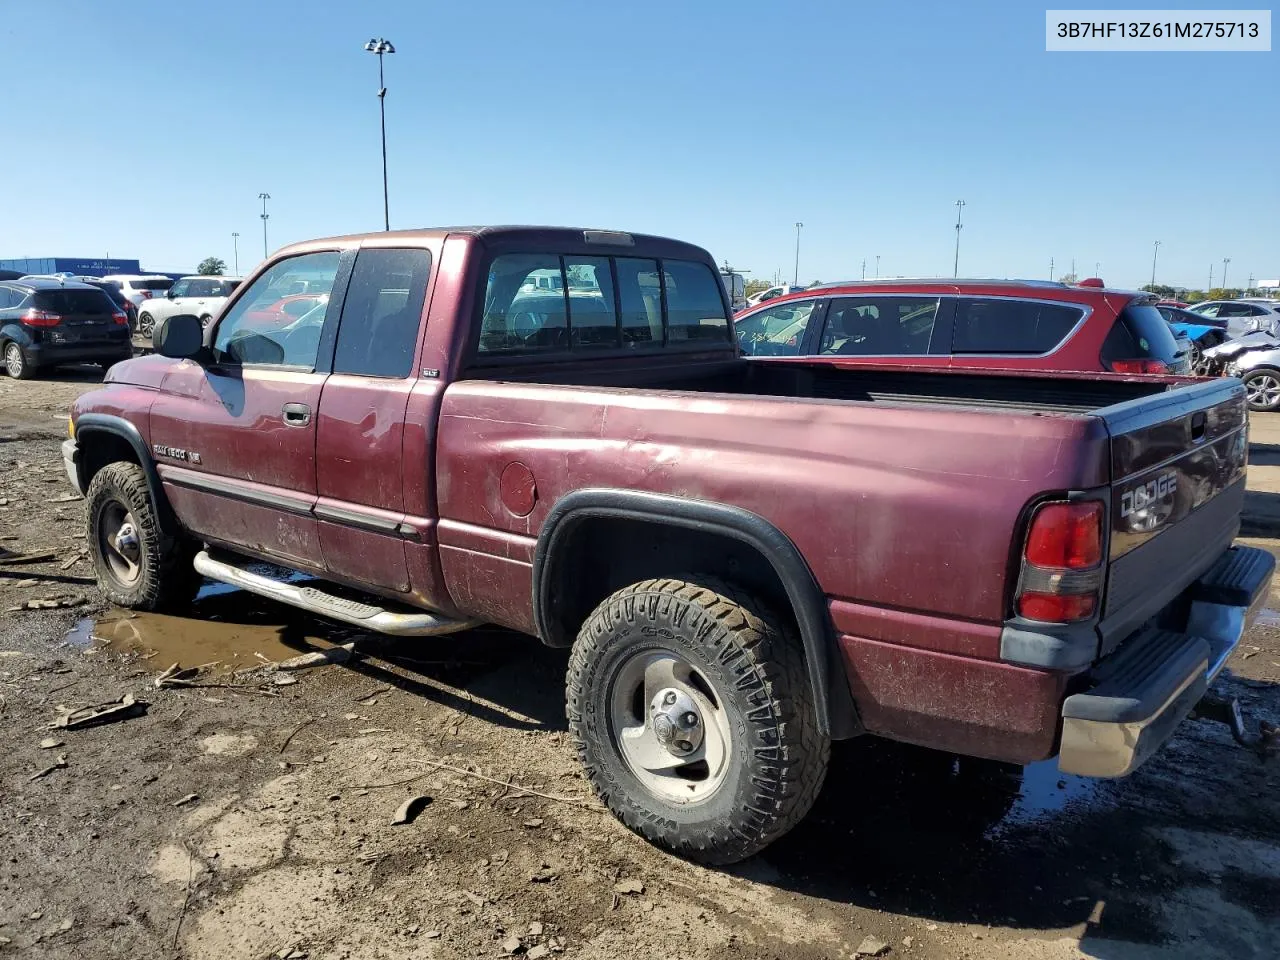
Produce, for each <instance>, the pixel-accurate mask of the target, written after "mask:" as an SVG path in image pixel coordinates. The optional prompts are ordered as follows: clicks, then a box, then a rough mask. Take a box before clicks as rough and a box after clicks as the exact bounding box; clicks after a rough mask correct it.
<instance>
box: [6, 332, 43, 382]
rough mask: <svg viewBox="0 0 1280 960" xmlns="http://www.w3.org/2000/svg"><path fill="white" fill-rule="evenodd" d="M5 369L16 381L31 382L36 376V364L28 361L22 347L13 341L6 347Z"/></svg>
mask: <svg viewBox="0 0 1280 960" xmlns="http://www.w3.org/2000/svg"><path fill="white" fill-rule="evenodd" d="M4 369H5V372H6V373H8V374H9V376H11V377H13V379H15V380H30V379H31V378H32V377H34V376H35V375H36V367H35V364H33V363H29V362H28V361H27V355H26V353H25V352H24V351H23V349H22V345H21V344H18V343H13V342H12V341H10V342H9V343H7V344H5V347H4Z"/></svg>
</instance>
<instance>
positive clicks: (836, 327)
mask: <svg viewBox="0 0 1280 960" xmlns="http://www.w3.org/2000/svg"><path fill="white" fill-rule="evenodd" d="M1154 302H1155V301H1154V298H1153V297H1152V296H1151V295H1150V294H1146V293H1135V292H1133V291H1123V290H1109V289H1106V288H1105V287H1093V286H1079V285H1072V284H1061V283H1045V282H1040V281H1031V280H876V281H871V280H868V281H854V282H851V283H839V284H823V285H822V286H818V287H813V288H810V289H809V290H806V291H803V292H802V293H799V294H791V295H788V296H784V297H780V298H778V299H776V300H774V301H772V302H770V303H767V304H761V305H759V306H757V307H755V308H752V309H748V310H746V311H744V312H743V313H740V314H738V316H737V317H736V318H735V319H734V326H735V328H736V330H737V334H738V341H739V343H741V344H742V349H743V352H744V353H746V354H749V355H751V356H809V355H816V356H829V357H840V358H841V359H842V361H845V362H848V363H876V364H881V363H892V364H902V365H908V366H910V365H919V364H926V365H929V366H933V367H939V366H941V367H971V368H983V369H993V370H994V369H1002V370H1003V369H1010V370H1074V371H1081V372H1102V371H1112V372H1115V373H1174V374H1188V373H1190V372H1191V354H1190V347H1189V345H1188V346H1184V347H1182V348H1180V347H1179V345H1178V342H1177V340H1176V339H1175V338H1174V335H1173V333H1172V332H1171V331H1170V329H1169V325H1168V324H1167V323H1166V322H1165V321H1164V319H1163V317H1161V315H1160V314H1159V313H1158V312H1157V310H1156V308H1155V306H1154Z"/></svg>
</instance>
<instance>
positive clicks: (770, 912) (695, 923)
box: [0, 371, 1280, 960]
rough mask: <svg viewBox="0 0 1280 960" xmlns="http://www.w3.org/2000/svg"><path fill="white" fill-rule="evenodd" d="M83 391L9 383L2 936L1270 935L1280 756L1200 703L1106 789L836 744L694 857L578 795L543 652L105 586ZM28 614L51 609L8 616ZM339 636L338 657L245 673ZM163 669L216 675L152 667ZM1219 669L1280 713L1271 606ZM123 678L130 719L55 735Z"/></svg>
mask: <svg viewBox="0 0 1280 960" xmlns="http://www.w3.org/2000/svg"><path fill="white" fill-rule="evenodd" d="M95 381H96V378H95V377H93V376H91V375H89V374H88V373H87V372H85V373H77V372H75V371H71V372H64V373H61V374H59V375H58V376H56V377H55V378H54V379H51V380H48V381H34V382H24V383H17V382H14V381H12V380H9V379H7V378H0V536H2V537H4V538H5V539H3V540H0V547H3V548H4V552H3V553H2V554H0V556H3V557H4V558H6V560H12V559H13V558H15V557H16V558H18V559H22V558H24V557H32V558H33V562H29V563H18V564H12V563H8V562H6V563H5V564H4V565H0V608H3V609H4V610H6V611H8V612H6V613H5V614H4V619H3V622H2V625H0V720H3V726H2V729H3V734H2V735H0V736H3V741H2V746H0V850H3V851H5V857H4V863H3V870H2V871H0V956H3V955H5V953H6V952H9V953H12V954H14V955H23V956H48V957H67V958H72V957H74V958H88V960H95V958H107V957H122V956H128V957H173V956H181V957H191V958H227V957H234V958H239V957H255V958H256V957H266V956H277V955H284V956H288V955H293V956H295V957H300V956H301V955H303V954H305V955H307V956H309V957H311V958H339V957H351V958H357V957H358V958H365V957H423V958H427V957H440V958H454V957H476V956H481V957H483V956H503V955H506V954H508V953H512V952H519V953H521V954H522V955H525V956H533V957H537V956H556V955H564V956H566V957H584V958H597V957H598V958H606V957H608V958H631V957H635V958H641V957H643V958H645V960H661V958H665V957H673V958H675V957H679V958H704V957H706V958H709V957H742V958H766V957H788V958H791V957H796V958H809V957H812V958H825V957H841V956H846V957H847V956H853V955H855V952H856V951H857V950H858V948H859V947H860V946H864V945H865V947H866V950H867V951H869V952H872V951H876V950H878V949H879V948H880V946H881V945H883V946H884V947H886V948H887V951H888V952H887V953H886V954H882V955H888V956H894V957H902V956H909V957H921V958H929V960H933V958H943V957H961V956H967V957H972V958H978V960H981V958H989V957H1006V956H1009V957H1032V958H1060V957H1062V958H1065V957H1076V956H1089V957H1104V958H1119V960H1125V958H1161V957H1184V956H1188V955H1194V956H1196V957H1203V958H1212V957H1224V958H1225V957H1233V958H1243V957H1272V956H1275V955H1276V954H1277V952H1278V951H1280V946H1278V944H1280V759H1274V758H1273V759H1272V760H1271V761H1269V762H1263V761H1261V760H1259V759H1258V758H1257V757H1256V756H1255V755H1253V754H1251V753H1249V752H1247V751H1245V750H1244V749H1242V748H1240V747H1238V746H1236V745H1235V744H1234V742H1233V741H1232V740H1231V738H1230V736H1229V734H1228V733H1227V731H1226V729H1225V728H1224V727H1222V726H1220V725H1216V724H1211V723H1208V722H1205V721H1188V722H1187V723H1185V724H1184V725H1183V726H1182V727H1181V728H1180V731H1179V733H1178V736H1177V737H1176V738H1175V740H1174V741H1173V742H1172V743H1171V744H1169V745H1168V747H1166V749H1165V750H1164V751H1162V752H1161V753H1160V754H1159V755H1158V756H1157V757H1156V758H1155V759H1154V760H1153V761H1151V762H1149V763H1148V764H1147V765H1146V766H1145V767H1144V768H1143V769H1142V770H1141V771H1139V773H1138V774H1137V775H1135V776H1134V777H1132V778H1130V779H1128V780H1125V781H1119V782H1102V783H1097V782H1089V781H1085V780H1082V779H1079V778H1075V777H1067V776H1062V775H1059V774H1058V772H1057V770H1056V768H1055V767H1054V765H1053V764H1052V763H1048V764H1040V765H1036V766H1034V767H1032V768H1029V769H1028V770H1026V771H1011V770H1008V769H1006V768H999V767H993V766H991V765H986V764H981V763H969V762H962V763H960V764H959V765H958V766H956V767H954V768H952V767H948V766H947V765H945V764H942V763H939V762H937V758H936V757H934V756H932V755H929V754H925V753H924V752H922V751H914V750H910V749H907V748H904V747H899V746H896V745H892V744H883V743H872V742H853V743H848V744H838V745H837V749H836V750H835V751H834V755H833V765H832V770H831V774H830V776H829V778H828V782H827V787H826V789H825V791H824V793H823V795H822V797H821V798H820V800H819V802H818V805H817V806H816V808H815V809H814V811H813V813H812V814H811V815H810V817H809V818H808V820H807V821H806V822H805V823H804V824H803V825H802V826H801V827H800V828H799V829H797V830H796V831H794V832H793V833H792V834H790V835H788V836H787V837H785V838H784V839H782V840H781V841H780V842H778V843H777V844H775V845H774V846H773V847H771V848H770V849H769V850H768V851H767V852H766V853H765V854H763V855H761V856H758V857H756V858H753V859H752V860H749V861H747V862H746V863H744V864H742V865H740V866H738V867H735V868H732V869H729V870H723V871H716V870H708V869H705V868H702V867H697V866H693V865H690V864H687V863H683V862H681V861H679V860H677V859H674V858H672V857H670V856H667V855H665V854H663V853H661V852H659V851H658V850H656V849H654V848H652V847H650V846H649V845H647V844H645V843H644V842H642V841H641V840H639V839H637V838H635V837H633V836H632V835H630V834H629V833H628V832H627V831H626V830H625V829H623V828H622V827H621V826H620V825H619V824H618V823H617V822H615V820H614V819H613V818H612V817H611V816H609V815H608V814H607V812H606V811H605V810H604V809H603V807H601V806H600V805H599V804H597V803H596V802H595V800H594V799H593V798H592V797H591V794H590V791H589V789H588V787H587V784H586V783H585V781H584V780H583V779H582V778H581V776H580V774H579V766H578V762H577V758H576V757H575V756H574V754H573V750H572V748H571V745H570V742H569V738H568V736H567V735H566V733H565V721H564V707H563V697H562V690H563V675H564V669H565V663H566V660H567V654H566V653H565V652H563V651H552V650H547V649H544V648H542V647H541V646H539V645H538V644H537V643H536V642H534V641H531V640H527V639H524V638H521V637H518V636H515V635H513V634H509V633H506V632H504V631H498V630H477V631H472V632H470V633H467V634H461V635H458V636H455V637H445V638H441V639H438V640H421V641H391V640H387V639H382V638H369V637H367V636H360V635H357V634H355V633H354V632H352V631H350V630H348V629H346V628H341V627H337V626H335V625H332V624H328V623H326V622H323V621H319V620H316V619H314V618H310V617H308V616H306V615H303V614H301V613H299V612H295V611H292V610H288V609H286V608H284V607H279V606H274V605H271V604H269V603H266V602H265V601H262V602H260V601H257V600H253V599H250V598H247V597H245V596H243V595H242V594H238V593H235V592H231V591H228V590H226V589H218V588H211V589H207V590H206V592H205V593H204V594H203V595H202V598H201V599H200V600H199V601H198V602H197V605H196V610H195V613H194V615H193V617H192V618H190V619H187V618H178V617H158V616H142V615H134V614H130V613H126V612H123V611H111V610H108V609H106V608H104V607H103V606H102V605H101V603H100V601H99V599H98V596H97V592H96V590H95V589H94V584H93V578H92V569H91V566H90V564H89V562H88V560H87V559H83V558H82V555H81V545H82V536H81V529H82V517H81V512H82V503H80V502H78V501H69V500H67V499H65V498H66V497H67V496H68V493H69V487H68V486H67V484H66V482H65V479H64V477H63V473H62V462H61V458H60V454H59V450H58V443H59V441H60V440H61V439H62V438H63V437H64V436H65V413H66V411H67V410H68V409H69V407H70V403H71V401H72V399H73V398H74V397H75V396H76V395H77V394H78V393H80V392H83V391H84V390H87V389H91V388H92V387H93V386H94V385H95ZM1275 419H1280V418H1275ZM1252 440H1253V446H1252V448H1251V453H1250V459H1251V465H1250V475H1249V482H1250V488H1251V492H1250V495H1249V502H1248V506H1247V512H1248V516H1247V517H1246V533H1247V534H1249V535H1250V536H1251V537H1256V538H1257V539H1251V540H1250V542H1252V543H1255V544H1256V545H1259V546H1264V547H1266V548H1268V549H1272V550H1275V549H1276V548H1277V547H1280V541H1278V540H1275V539H1272V538H1273V537H1275V536H1276V535H1277V534H1280V508H1277V506H1276V504H1277V502H1280V425H1273V423H1272V418H1268V417H1255V419H1254V422H1253V426H1252ZM39 557H47V558H48V559H45V560H39V561H35V560H34V558H39ZM33 604H34V605H35V606H36V607H48V608H50V609H30V610H28V609H22V610H13V609H12V608H22V607H28V606H31V605H33ZM353 641H354V642H355V650H356V656H355V657H354V658H353V659H352V660H350V661H348V662H345V663H341V664H336V665H330V666H321V667H317V668H313V669H309V670H302V671H280V670H274V669H270V668H269V667H266V666H264V662H266V661H272V662H274V661H281V660H285V659H288V658H290V657H294V656H296V655H298V654H300V653H305V652H307V651H311V650H322V649H327V648H330V647H333V646H335V645H341V644H346V643H351V642H353ZM215 661H216V662H215ZM174 662H178V663H180V664H181V665H182V666H183V667H194V666H199V665H202V664H207V665H208V666H206V668H205V669H204V670H203V671H202V672H201V673H200V675H199V677H198V678H197V679H196V680H194V681H193V684H194V685H192V686H165V687H163V688H157V687H156V686H155V684H154V682H153V681H154V678H155V677H157V676H158V675H159V674H161V673H162V671H164V670H165V668H167V667H168V666H169V665H170V664H171V663H174ZM1229 669H1230V676H1228V677H1227V678H1226V679H1225V680H1224V681H1222V682H1221V686H1222V687H1224V688H1225V689H1226V690H1228V691H1229V692H1231V693H1232V694H1235V695H1237V696H1239V697H1240V698H1241V700H1242V702H1244V703H1245V704H1246V706H1248V707H1250V708H1252V709H1253V710H1255V711H1256V712H1257V715H1258V716H1260V717H1263V718H1266V719H1269V720H1271V721H1272V722H1278V721H1280V615H1275V614H1271V613H1268V614H1267V615H1266V616H1264V621H1263V622H1262V623H1261V624H1260V625H1259V626H1258V627H1256V628H1255V629H1254V630H1253V631H1252V633H1251V634H1250V635H1249V636H1247V637H1246V639H1245V641H1244V643H1243V644H1242V645H1241V647H1240V649H1239V650H1238V651H1237V652H1236V654H1235V656H1234V658H1233V659H1232V661H1231V662H1230V664H1229ZM125 694H133V695H134V696H136V697H138V698H139V699H142V700H145V701H147V708H146V710H145V713H143V714H141V715H135V716H131V717H128V718H126V719H120V720H117V721H116V722H111V723H105V724H102V725H99V726H95V727H90V728H86V729H50V728H49V726H48V725H49V724H50V723H51V722H52V721H54V720H56V719H57V718H58V717H59V715H60V713H59V708H60V707H66V708H71V709H74V708H77V707H83V706H86V705H89V704H95V703H102V702H106V701H110V700H114V699H118V698H120V697H122V696H123V695H125ZM42 741H44V742H46V743H48V742H56V743H58V744H59V745H58V746H50V747H48V748H45V749H42V747H41V743H42ZM63 755H65V764H66V765H65V766H59V765H58V761H59V757H60V756H63ZM49 768H53V769H51V770H49ZM45 770H49V772H48V773H47V774H45V775H44V776H40V777H38V778H36V779H31V778H32V777H33V775H35V774H39V773H41V772H43V771H45ZM193 795H194V796H193ZM415 796H422V797H428V798H430V800H429V802H427V803H426V805H425V807H423V808H422V809H421V811H420V812H418V814H417V816H416V818H414V819H413V820H412V822H410V823H407V824H402V825H393V823H392V820H393V818H394V816H395V814H396V812H397V810H398V809H399V808H401V806H402V805H403V804H404V803H405V801H406V800H409V799H410V798H412V797H415ZM561 951H562V954H561Z"/></svg>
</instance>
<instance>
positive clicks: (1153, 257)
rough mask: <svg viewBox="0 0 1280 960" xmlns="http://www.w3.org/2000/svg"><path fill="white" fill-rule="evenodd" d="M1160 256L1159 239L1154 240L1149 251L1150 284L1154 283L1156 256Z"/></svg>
mask: <svg viewBox="0 0 1280 960" xmlns="http://www.w3.org/2000/svg"><path fill="white" fill-rule="evenodd" d="M1158 256H1160V241H1159V240H1157V241H1156V245H1155V247H1154V248H1153V249H1152V251H1151V286H1153V287H1154V286H1155V285H1156V257H1158Z"/></svg>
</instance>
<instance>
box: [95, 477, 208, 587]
mask: <svg viewBox="0 0 1280 960" xmlns="http://www.w3.org/2000/svg"><path fill="white" fill-rule="evenodd" d="M85 500H86V501H87V508H88V509H87V513H88V522H89V531H88V533H89V551H90V554H91V556H92V557H93V568H94V572H95V573H96V574H97V577H98V587H99V588H100V589H101V590H102V593H103V595H104V596H105V597H106V598H107V599H108V600H110V601H111V602H112V603H114V604H117V605H119V606H122V607H132V608H134V609H138V610H157V609H160V608H163V607H180V606H183V605H185V604H188V603H190V602H191V600H192V599H193V598H194V597H195V595H196V590H197V589H198V588H199V585H200V576H199V574H197V573H196V572H195V568H194V567H193V566H192V561H193V559H194V557H195V544H194V543H192V542H191V541H190V540H188V539H187V538H185V537H182V536H181V535H179V536H176V537H171V536H168V535H166V534H165V533H164V531H163V530H161V529H160V520H159V516H158V513H157V510H156V505H155V502H154V501H153V500H152V499H151V490H150V488H149V487H148V486H147V475H146V474H145V473H144V472H143V470H142V468H141V467H140V466H138V465H137V464H136V463H128V462H125V461H117V462H116V463H110V464H107V466H105V467H103V468H102V469H101V470H99V471H98V472H97V473H96V474H94V477H93V480H92V481H91V482H90V483H89V491H88V493H86V494H85Z"/></svg>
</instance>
